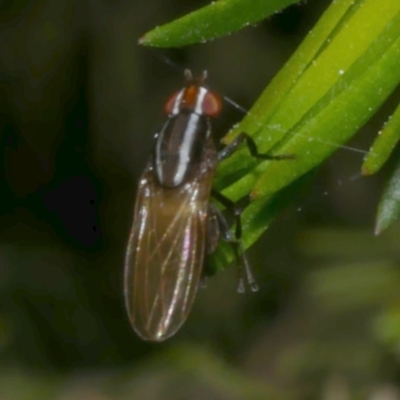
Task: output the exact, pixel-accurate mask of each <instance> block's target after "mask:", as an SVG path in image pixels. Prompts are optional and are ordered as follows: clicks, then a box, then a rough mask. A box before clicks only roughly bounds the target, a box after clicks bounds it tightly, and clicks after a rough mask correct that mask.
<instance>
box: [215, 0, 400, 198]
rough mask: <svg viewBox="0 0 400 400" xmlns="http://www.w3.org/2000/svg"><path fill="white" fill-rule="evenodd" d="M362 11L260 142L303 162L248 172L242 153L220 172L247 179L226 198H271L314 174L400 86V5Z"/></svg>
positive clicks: (288, 97) (373, 2)
mask: <svg viewBox="0 0 400 400" xmlns="http://www.w3.org/2000/svg"><path fill="white" fill-rule="evenodd" d="M357 4H361V5H362V6H359V7H358V8H356V9H353V10H351V9H349V11H351V12H350V15H349V16H348V17H347V19H346V20H345V21H344V22H343V21H342V22H341V24H340V26H341V27H340V29H339V30H337V31H336V32H335V35H334V37H333V38H332V39H331V40H330V42H329V43H327V44H326V45H325V46H324V48H323V49H322V51H321V52H320V53H319V54H317V56H316V58H315V59H312V60H310V62H309V67H308V68H307V69H306V70H305V71H304V73H303V74H302V75H301V77H300V78H299V79H298V80H297V82H296V83H295V84H294V85H293V87H292V88H291V90H290V92H289V93H286V94H285V96H284V98H283V100H282V101H281V103H280V104H279V106H278V107H277V109H275V110H273V113H272V116H271V118H270V119H269V120H268V121H267V123H266V124H265V125H263V126H262V129H259V130H258V132H257V133H256V134H255V135H254V137H255V138H256V140H257V143H258V145H259V148H260V151H262V152H265V151H267V150H269V149H270V148H271V141H272V144H274V143H276V142H278V146H275V148H273V149H272V150H273V153H277V152H279V153H281V154H295V155H296V156H297V160H296V161H292V162H289V161H288V162H279V163H277V162H271V161H265V162H262V163H260V164H258V165H257V166H255V167H254V165H255V164H254V162H253V163H252V166H253V169H252V170H251V171H249V172H248V171H245V170H244V167H243V166H245V165H246V163H247V164H248V163H249V161H248V160H249V159H250V158H249V157H248V156H247V155H246V154H245V152H244V151H243V152H241V154H238V155H237V156H236V157H235V156H234V157H232V160H228V161H227V162H226V163H225V164H224V165H223V166H222V167H221V169H220V171H221V176H222V177H223V176H224V174H226V176H229V174H230V173H231V170H230V168H231V163H232V164H233V163H236V165H241V168H242V169H243V171H244V172H248V173H247V175H246V176H244V177H243V178H242V179H239V180H238V181H237V182H235V183H234V184H233V185H231V186H230V187H229V188H227V189H226V190H225V191H224V193H225V194H226V195H228V196H229V197H231V198H234V199H235V198H240V197H242V196H244V195H246V194H247V193H248V192H249V191H250V190H251V189H252V187H253V186H254V185H255V187H254V190H253V192H252V195H253V197H255V198H256V197H261V196H265V195H269V194H272V193H274V192H275V191H276V190H279V189H280V188H281V187H283V186H284V185H286V184H288V183H290V182H291V181H293V180H294V179H296V178H297V177H298V176H300V175H301V174H303V173H305V172H306V171H308V170H310V169H311V168H314V167H315V166H316V165H318V164H319V163H321V162H322V160H323V159H325V158H326V157H327V156H329V155H330V154H331V153H332V152H333V151H334V150H336V148H337V147H338V146H339V145H340V144H342V143H344V142H345V141H346V140H348V139H349V138H350V137H351V135H353V134H354V133H355V132H356V131H357V129H358V128H359V127H360V126H361V125H362V124H363V123H365V122H366V121H367V120H368V118H369V117H370V116H371V115H372V114H373V113H374V112H375V111H376V109H377V108H378V107H379V106H380V104H381V103H382V102H383V101H384V100H385V99H386V98H387V97H388V95H389V94H390V93H391V92H392V91H393V89H394V88H395V87H396V85H397V84H398V83H399V81H400V69H398V68H397V67H396V65H397V60H398V56H399V51H400V40H399V37H400V3H399V2H397V1H387V2H385V3H383V4H382V2H380V1H379V0H365V1H363V2H359V3H357ZM361 33H362V34H361ZM267 112H268V111H267ZM285 134H286V135H287V136H286V137H285V138H284V139H283V140H282V136H283V135H285ZM271 138H272V139H271ZM279 139H280V140H279ZM222 181H223V178H222Z"/></svg>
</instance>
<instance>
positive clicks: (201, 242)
mask: <svg viewBox="0 0 400 400" xmlns="http://www.w3.org/2000/svg"><path fill="white" fill-rule="evenodd" d="M199 168H200V167H199ZM202 168H203V170H202V171H194V172H195V173H194V174H193V176H194V178H193V179H192V180H190V181H189V182H187V183H185V184H183V185H181V186H179V187H177V188H172V189H171V188H164V187H162V186H161V185H159V184H158V182H157V180H156V178H155V176H154V172H153V170H152V167H151V164H149V165H148V167H147V168H146V170H145V171H144V173H143V175H142V177H141V180H140V184H139V189H138V195H137V199H136V206H135V212H134V222H133V227H132V231H131V235H130V238H129V244H128V251H127V256H126V264H125V301H126V307H127V310H128V314H129V318H130V321H131V323H132V326H133V328H134V329H135V331H136V332H137V334H138V335H139V336H141V337H142V338H143V339H146V340H155V341H161V340H164V339H166V338H168V337H170V336H171V335H173V334H174V333H175V332H176V331H177V330H178V329H179V327H180V326H181V325H182V324H183V322H184V321H185V319H186V318H187V315H188V313H189V311H190V309H191V306H192V303H193V300H194V296H195V294H196V291H197V288H198V282H199V279H200V276H201V272H202V268H203V257H204V247H205V235H206V220H207V209H208V202H209V196H210V190H211V183H212V178H213V172H214V171H213V169H209V168H204V166H203V167H202ZM196 172H197V173H196ZM199 172H200V173H199Z"/></svg>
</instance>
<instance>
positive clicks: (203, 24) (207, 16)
mask: <svg viewBox="0 0 400 400" xmlns="http://www.w3.org/2000/svg"><path fill="white" fill-rule="evenodd" d="M297 2H298V0H219V1H215V2H211V3H210V4H209V5H208V6H205V7H203V8H200V9H199V10H197V11H194V12H192V13H190V14H187V15H185V16H183V17H181V18H179V19H177V20H175V21H173V22H170V23H168V24H165V25H162V26H160V27H157V28H155V29H153V30H151V31H149V32H147V33H146V34H145V35H144V36H142V37H141V38H140V40H139V43H140V44H142V45H145V46H154V47H181V46H186V45H189V44H193V43H203V42H205V41H207V40H211V39H215V38H217V37H220V36H223V35H227V34H229V33H232V32H235V31H238V30H239V29H241V28H243V27H246V26H248V25H250V24H255V23H256V22H259V21H261V20H263V19H264V18H266V17H268V16H270V15H272V14H273V13H275V12H277V11H279V10H281V9H283V8H285V7H287V6H288V5H290V4H293V3H297Z"/></svg>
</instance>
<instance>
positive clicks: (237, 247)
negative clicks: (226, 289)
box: [212, 191, 258, 293]
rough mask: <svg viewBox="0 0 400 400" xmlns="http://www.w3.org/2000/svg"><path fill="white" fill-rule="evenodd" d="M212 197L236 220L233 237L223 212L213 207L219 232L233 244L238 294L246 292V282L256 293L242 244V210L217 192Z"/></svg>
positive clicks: (253, 279)
mask: <svg viewBox="0 0 400 400" xmlns="http://www.w3.org/2000/svg"><path fill="white" fill-rule="evenodd" d="M212 196H213V197H214V198H215V199H216V200H218V201H219V202H220V203H221V204H222V205H223V206H224V207H225V208H226V209H227V210H228V211H230V212H231V213H232V215H233V216H234V218H235V235H234V236H233V235H232V233H231V231H230V229H229V226H228V223H227V221H226V219H225V217H224V215H223V214H222V212H221V211H220V210H219V209H218V208H217V207H216V206H213V210H212V212H213V215H215V217H216V219H217V220H218V225H219V231H220V232H221V234H222V237H223V239H224V240H225V241H226V242H229V243H231V244H232V247H233V249H234V251H235V258H236V262H237V266H238V273H239V283H238V289H237V290H238V292H240V293H243V292H244V291H245V281H246V283H247V285H248V286H249V287H250V289H251V291H252V292H256V291H257V290H258V285H257V282H256V280H255V278H254V275H253V273H252V271H251V268H250V263H249V261H248V259H247V256H246V252H245V250H244V247H243V243H242V240H241V238H242V220H241V218H240V216H241V213H242V210H241V209H240V208H239V207H238V206H237V205H236V204H235V203H234V202H233V201H231V200H230V199H228V198H227V197H225V196H224V195H222V194H221V193H218V192H216V191H212Z"/></svg>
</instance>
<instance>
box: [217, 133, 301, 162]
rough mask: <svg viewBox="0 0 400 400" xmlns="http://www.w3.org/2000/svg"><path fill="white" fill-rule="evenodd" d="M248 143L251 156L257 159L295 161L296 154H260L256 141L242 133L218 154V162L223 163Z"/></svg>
mask: <svg viewBox="0 0 400 400" xmlns="http://www.w3.org/2000/svg"><path fill="white" fill-rule="evenodd" d="M243 142H246V145H247V147H248V149H249V151H250V154H251V155H252V156H253V157H254V158H257V159H261V160H293V159H295V158H296V157H295V155H294V154H278V155H274V156H272V155H270V154H261V153H259V152H258V149H257V145H256V142H255V141H254V139H253V138H252V137H251V136H249V135H248V134H247V133H245V132H242V133H240V134H239V135H238V136H236V138H235V139H234V140H233V141H232V142H231V143H229V144H228V145H227V146H225V147H224V148H223V149H222V150H221V151H220V152H219V153H218V161H222V160H224V159H225V158H227V157H229V156H230V155H231V154H232V153H234V152H235V151H236V149H237V148H238V147H239V146H240V145H241V144H242V143H243Z"/></svg>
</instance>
